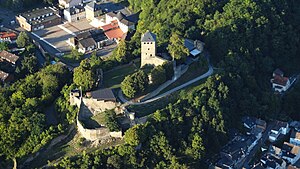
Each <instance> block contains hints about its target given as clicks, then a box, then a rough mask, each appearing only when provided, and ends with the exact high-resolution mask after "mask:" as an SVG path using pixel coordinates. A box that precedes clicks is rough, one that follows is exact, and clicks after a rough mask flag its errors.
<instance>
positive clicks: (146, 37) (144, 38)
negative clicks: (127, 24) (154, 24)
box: [141, 30, 156, 42]
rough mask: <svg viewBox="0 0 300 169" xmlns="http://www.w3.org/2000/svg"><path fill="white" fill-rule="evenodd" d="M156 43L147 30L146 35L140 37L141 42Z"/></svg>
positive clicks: (153, 35)
mask: <svg viewBox="0 0 300 169" xmlns="http://www.w3.org/2000/svg"><path fill="white" fill-rule="evenodd" d="M155 41H156V35H155V34H154V33H152V32H150V31H149V30H147V32H146V33H144V34H143V35H142V38H141V42H155Z"/></svg>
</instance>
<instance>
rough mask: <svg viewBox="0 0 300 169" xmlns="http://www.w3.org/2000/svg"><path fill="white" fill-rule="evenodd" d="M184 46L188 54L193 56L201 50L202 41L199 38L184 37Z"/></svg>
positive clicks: (202, 46) (202, 47)
mask: <svg viewBox="0 0 300 169" xmlns="http://www.w3.org/2000/svg"><path fill="white" fill-rule="evenodd" d="M184 46H185V47H186V48H187V49H188V50H189V52H190V55H191V56H193V57H195V56H197V55H199V54H200V53H202V52H203V49H204V43H203V42H201V41H199V40H195V41H194V40H191V39H184Z"/></svg>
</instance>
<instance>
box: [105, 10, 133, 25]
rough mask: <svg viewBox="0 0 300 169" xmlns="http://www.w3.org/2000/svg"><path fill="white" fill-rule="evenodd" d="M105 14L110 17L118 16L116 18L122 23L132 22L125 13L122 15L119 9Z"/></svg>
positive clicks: (131, 23)
mask: <svg viewBox="0 0 300 169" xmlns="http://www.w3.org/2000/svg"><path fill="white" fill-rule="evenodd" d="M107 15H109V16H111V17H116V18H118V20H119V21H120V22H121V23H123V24H124V25H127V26H130V25H133V24H134V22H132V21H130V20H129V19H128V18H127V16H126V15H124V14H123V13H122V12H121V11H119V12H109V13H107Z"/></svg>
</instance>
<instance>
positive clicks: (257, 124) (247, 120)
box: [242, 116, 267, 137]
mask: <svg viewBox="0 0 300 169" xmlns="http://www.w3.org/2000/svg"><path fill="white" fill-rule="evenodd" d="M242 122H243V125H244V127H245V128H246V129H247V130H248V131H247V135H251V134H252V135H255V136H258V137H259V135H260V137H261V134H262V132H264V131H265V130H266V127H267V123H266V121H264V120H261V119H257V118H255V117H249V116H246V117H243V118H242Z"/></svg>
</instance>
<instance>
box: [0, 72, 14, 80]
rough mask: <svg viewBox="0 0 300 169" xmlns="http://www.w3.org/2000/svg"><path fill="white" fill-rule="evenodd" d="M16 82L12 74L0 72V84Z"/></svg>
mask: <svg viewBox="0 0 300 169" xmlns="http://www.w3.org/2000/svg"><path fill="white" fill-rule="evenodd" d="M13 80H14V76H13V75H12V74H9V73H6V72H3V71H1V70H0V82H2V83H9V82H11V81H13Z"/></svg>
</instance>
